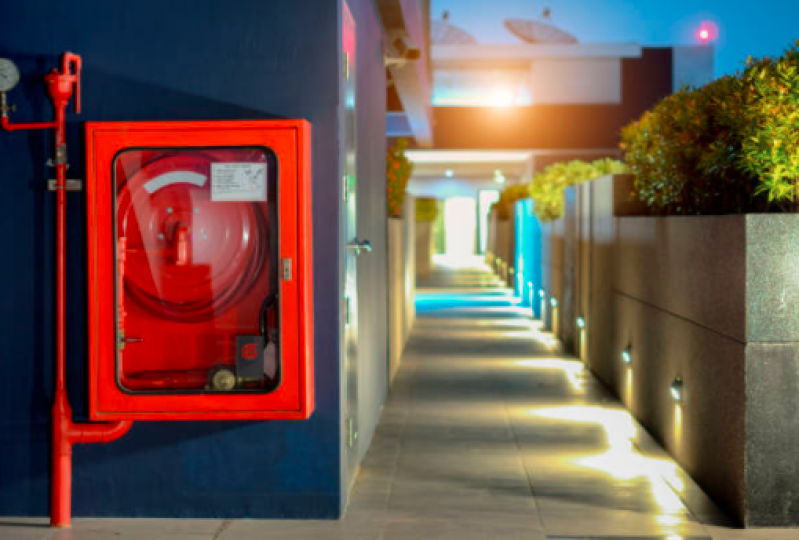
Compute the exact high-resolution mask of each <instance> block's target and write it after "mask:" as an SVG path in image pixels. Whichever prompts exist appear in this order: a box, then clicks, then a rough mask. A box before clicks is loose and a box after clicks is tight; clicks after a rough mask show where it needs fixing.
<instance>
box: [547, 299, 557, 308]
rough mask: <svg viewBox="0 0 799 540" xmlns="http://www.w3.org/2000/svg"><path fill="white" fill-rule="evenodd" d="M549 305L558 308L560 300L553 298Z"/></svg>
mask: <svg viewBox="0 0 799 540" xmlns="http://www.w3.org/2000/svg"><path fill="white" fill-rule="evenodd" d="M549 304H550V305H551V306H552V307H558V299H557V298H555V297H554V296H553V297H552V298H550V299H549Z"/></svg>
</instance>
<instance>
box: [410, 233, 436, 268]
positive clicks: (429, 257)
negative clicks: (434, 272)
mask: <svg viewBox="0 0 799 540" xmlns="http://www.w3.org/2000/svg"><path fill="white" fill-rule="evenodd" d="M414 237H415V239H416V241H415V245H416V248H415V251H416V252H415V255H414V259H415V263H416V264H415V266H416V275H417V277H422V276H426V275H427V274H429V273H430V268H431V266H432V264H433V223H431V222H427V221H417V222H416V225H415V226H414Z"/></svg>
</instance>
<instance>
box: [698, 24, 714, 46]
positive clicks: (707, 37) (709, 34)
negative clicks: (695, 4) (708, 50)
mask: <svg viewBox="0 0 799 540" xmlns="http://www.w3.org/2000/svg"><path fill="white" fill-rule="evenodd" d="M696 37H697V39H699V42H700V43H708V42H710V41H714V40H716V39H718V37H719V27H718V25H716V23H714V22H713V21H704V22H703V23H702V24H701V25H700V26H699V30H697V32H696Z"/></svg>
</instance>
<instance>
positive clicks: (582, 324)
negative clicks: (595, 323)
mask: <svg viewBox="0 0 799 540" xmlns="http://www.w3.org/2000/svg"><path fill="white" fill-rule="evenodd" d="M577 328H579V329H580V330H582V329H583V328H585V319H583V318H582V317H577Z"/></svg>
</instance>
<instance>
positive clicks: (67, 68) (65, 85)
mask: <svg viewBox="0 0 799 540" xmlns="http://www.w3.org/2000/svg"><path fill="white" fill-rule="evenodd" d="M81 64H82V61H81V57H80V56H78V55H76V54H72V53H64V56H63V58H62V63H61V71H60V72H59V71H58V70H57V69H53V70H52V71H51V72H50V73H49V74H48V75H47V76H46V77H45V78H44V80H45V82H46V83H47V87H48V91H49V94H50V98H51V99H52V100H53V105H54V107H55V120H54V121H53V122H42V123H28V124H11V122H9V120H8V113H7V112H6V111H5V110H3V114H2V126H3V129H6V130H8V131H16V130H23V129H55V167H56V193H57V202H56V389H55V401H54V403H53V409H52V420H53V425H52V451H53V453H52V484H51V491H50V525H51V526H53V527H69V526H70V525H71V518H72V445H74V444H87V443H103V442H110V441H113V440H116V439H118V438H120V437H122V436H123V435H124V434H125V433H127V432H128V430H129V429H130V428H131V426H132V425H133V422H131V421H118V422H107V423H94V424H76V423H75V422H73V421H72V408H71V407H70V405H69V400H68V398H67V390H66V216H67V199H66V188H67V146H66V135H65V118H66V108H67V105H68V103H69V100H70V99H71V98H72V93H73V89H74V90H75V94H76V96H75V97H76V101H75V112H76V113H80V105H81V104H80V72H81ZM73 67H74V69H75V71H74V73H73V71H72V68H73Z"/></svg>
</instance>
